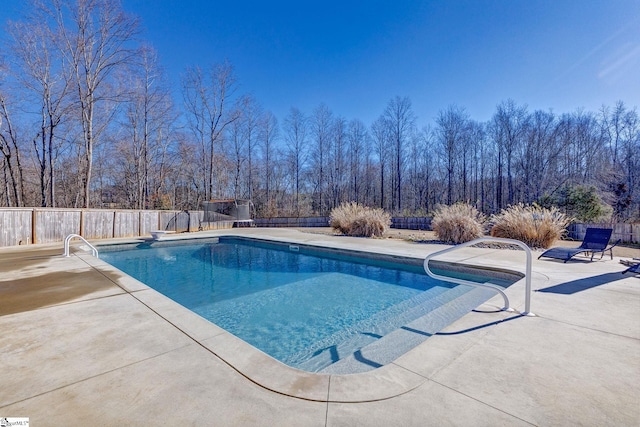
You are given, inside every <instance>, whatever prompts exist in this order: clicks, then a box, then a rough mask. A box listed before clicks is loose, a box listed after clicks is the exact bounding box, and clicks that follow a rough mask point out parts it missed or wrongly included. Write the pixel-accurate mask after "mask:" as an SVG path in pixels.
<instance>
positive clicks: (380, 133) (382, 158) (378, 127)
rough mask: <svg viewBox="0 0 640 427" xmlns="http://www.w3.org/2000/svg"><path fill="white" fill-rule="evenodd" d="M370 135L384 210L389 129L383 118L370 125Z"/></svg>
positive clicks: (381, 206) (385, 206)
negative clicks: (376, 162) (376, 160)
mask: <svg viewBox="0 0 640 427" xmlns="http://www.w3.org/2000/svg"><path fill="white" fill-rule="evenodd" d="M371 135H372V137H373V145H374V150H375V152H376V154H377V156H378V167H379V182H378V185H379V189H380V190H379V191H380V196H379V197H380V198H379V201H380V208H381V209H386V208H387V205H386V203H385V183H386V181H385V170H387V161H388V158H389V154H390V150H389V139H390V134H389V127H388V126H387V123H386V120H385V118H384V116H380V117H378V118H377V119H376V120H375V121H374V122H373V124H372V125H371Z"/></svg>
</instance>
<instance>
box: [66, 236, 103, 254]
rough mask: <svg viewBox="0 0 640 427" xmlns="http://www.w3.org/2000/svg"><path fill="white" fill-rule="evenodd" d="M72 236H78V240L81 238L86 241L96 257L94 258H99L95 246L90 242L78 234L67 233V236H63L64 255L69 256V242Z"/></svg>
mask: <svg viewBox="0 0 640 427" xmlns="http://www.w3.org/2000/svg"><path fill="white" fill-rule="evenodd" d="M74 238H78V239H80V240H82V241H83V242H84V243H86V244H87V245H88V246H89V247H90V248H91V254H92V255H93V256H94V257H96V258H100V257H99V256H98V250H97V249H96V248H95V246H93V245H92V244H91V243H89V242H87V240H86V239H85V238H84V237H82V236H81V235H79V234H69V235H68V236H67V237H65V239H64V254H63V255H64V256H66V257H68V256H69V242H71V239H74Z"/></svg>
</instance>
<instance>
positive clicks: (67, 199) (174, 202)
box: [0, 0, 640, 221]
mask: <svg viewBox="0 0 640 427" xmlns="http://www.w3.org/2000/svg"><path fill="white" fill-rule="evenodd" d="M31 3H32V4H31V7H30V8H29V12H28V16H25V17H24V18H23V19H21V20H20V21H16V22H9V23H8V24H7V33H8V34H9V35H10V37H9V38H8V40H7V42H6V43H5V45H4V46H0V53H2V56H1V57H0V170H1V172H0V183H1V184H2V185H1V186H0V206H14V207H21V206H42V207H104V206H109V207H119V208H136V209H201V208H202V202H203V201H207V200H212V199H228V198H237V199H250V200H252V201H253V203H254V206H255V209H256V212H255V214H256V215H257V216H260V217H273V216H309V215H326V214H327V213H328V212H329V211H330V210H331V209H332V208H334V207H336V206H338V205H340V204H341V203H343V202H345V201H356V202H359V203H361V204H363V205H367V206H372V207H380V208H383V209H385V210H388V211H390V212H393V213H395V214H401V215H426V214H428V213H430V212H431V211H432V210H433V209H434V208H435V206H436V205H438V204H449V205H450V204H453V203H455V202H459V201H463V202H468V203H470V204H472V205H474V206H476V207H477V208H478V209H479V210H481V211H483V212H485V213H494V212H498V211H500V210H501V209H503V208H505V207H507V206H508V205H512V204H516V203H526V204H529V203H534V202H536V203H539V204H552V205H557V206H569V205H570V203H572V200H574V199H575V197H576V194H578V195H585V194H586V195H589V196H591V197H592V198H595V200H596V201H597V203H601V204H603V205H605V206H608V207H609V208H608V209H609V211H610V213H611V214H612V215H613V217H614V218H615V219H616V220H625V221H626V220H636V221H637V220H638V219H640V121H639V116H638V112H637V109H636V108H635V107H629V106H626V105H625V104H624V103H623V102H618V103H617V104H616V105H614V106H603V107H602V108H601V109H600V110H598V111H584V110H576V111H574V112H569V113H554V112H553V111H551V110H544V111H543V110H533V111H531V110H529V109H528V108H527V106H526V105H519V104H517V103H516V102H515V101H513V100H505V101H503V102H501V103H500V104H498V105H497V106H496V110H495V112H494V114H493V116H492V118H491V119H490V120H488V121H485V122H481V121H477V120H474V119H473V118H471V117H470V116H469V114H468V113H467V112H466V110H465V109H464V108H463V107H461V106H457V105H451V106H447V107H445V108H443V109H442V110H441V111H440V112H439V113H438V115H437V117H435V119H434V120H433V121H432V122H430V123H426V124H421V123H419V120H418V117H417V116H416V114H415V113H414V111H413V108H412V103H411V100H410V98H409V97H402V96H396V97H394V98H392V99H390V100H389V102H388V103H387V105H386V106H381V114H380V116H379V117H378V118H377V119H376V120H375V121H374V122H373V123H364V122H363V121H361V120H359V119H357V118H352V119H347V118H344V117H341V116H338V115H336V114H334V113H333V112H332V111H331V109H330V107H329V106H327V105H325V104H319V105H318V106H317V107H316V108H314V109H313V110H312V111H301V110H300V109H298V108H295V107H292V108H291V109H290V110H289V112H288V113H287V114H286V116H285V117H281V118H278V117H276V116H275V115H274V114H273V113H272V112H270V111H269V110H268V109H266V108H264V107H263V106H262V105H261V104H260V102H259V101H258V100H257V99H255V98H254V97H252V96H251V95H245V94H242V93H239V85H238V82H237V80H236V76H235V74H234V70H233V66H232V65H231V64H230V63H228V62H225V61H222V62H220V63H217V64H211V65H208V66H190V67H187V68H185V72H184V73H183V75H182V79H181V87H180V91H179V92H180V94H181V99H180V100H176V99H174V95H173V94H174V92H176V91H173V90H172V88H171V87H170V86H169V85H168V83H167V79H166V76H165V75H164V73H163V71H162V69H161V67H160V66H159V61H158V57H157V54H156V52H155V51H154V49H153V48H152V47H151V46H150V45H149V44H148V43H146V42H145V41H144V40H143V39H142V38H141V34H140V31H139V23H138V20H137V18H136V17H135V16H132V15H130V14H128V13H126V12H125V11H124V10H123V9H122V7H121V5H120V4H119V3H118V1H116V0H31Z"/></svg>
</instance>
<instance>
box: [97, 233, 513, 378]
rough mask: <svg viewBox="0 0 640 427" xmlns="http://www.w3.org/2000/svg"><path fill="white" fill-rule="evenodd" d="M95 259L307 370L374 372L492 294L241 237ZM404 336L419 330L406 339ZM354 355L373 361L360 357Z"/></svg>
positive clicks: (393, 267) (408, 265)
mask: <svg viewBox="0 0 640 427" xmlns="http://www.w3.org/2000/svg"><path fill="white" fill-rule="evenodd" d="M369 256H371V255H369ZM101 258H102V259H103V260H105V261H107V262H109V263H110V264H112V265H114V266H115V267H117V268H119V269H120V270H122V271H124V272H125V273H127V274H129V275H131V276H133V277H135V278H136V279H138V280H140V281H142V282H143V283H145V284H147V285H148V286H150V287H152V288H153V289H155V290H157V291H159V292H160V293H162V294H164V295H166V296H168V297H169V298H171V299H173V300H174V301H176V302H178V303H180V304H182V305H183V306H185V307H187V308H188V309H190V310H192V311H194V312H195V313H197V314H199V315H200V316H202V317H204V318H205V319H207V320H209V321H211V322H212V323H215V324H217V325H218V326H220V327H222V328H224V329H225V330H227V331H229V332H231V333H232V334H234V335H236V336H238V337H239V338H241V339H243V340H244V341H246V342H248V343H249V344H251V345H253V346H254V347H256V348H258V349H260V350H262V351H264V352H265V353H267V354H269V355H271V356H272V357H274V358H276V359H278V360H280V361H282V362H284V363H286V364H288V365H290V366H293V367H296V368H300V369H304V370H307V371H311V372H334V373H352V372H361V371H365V370H370V369H373V368H375V367H378V366H381V365H383V364H385V363H388V362H390V361H392V360H394V359H395V358H397V357H398V356H399V355H401V354H402V353H404V352H406V351H407V350H408V349H410V348H412V347H413V346H415V345H417V344H419V343H420V342H422V341H424V340H425V339H427V338H428V337H429V336H430V335H431V334H433V333H435V332H437V331H439V330H440V329H442V328H443V327H445V326H446V325H448V324H449V323H451V322H452V321H454V320H456V319H457V318H459V317H460V316H462V315H464V314H466V313H467V312H469V311H470V310H472V309H473V308H475V307H477V306H478V305H479V304H481V303H482V302H484V301H486V300H487V299H488V298H490V297H491V296H493V293H492V292H491V291H487V290H483V289H477V288H472V287H468V286H464V285H458V286H455V285H452V284H449V283H445V282H440V281H437V280H434V279H432V278H430V277H428V276H427V275H426V274H424V271H423V270H422V267H421V261H420V260H415V261H414V262H412V261H406V262H405V263H398V262H390V261H389V260H384V259H380V257H378V259H372V258H365V257H363V254H359V256H356V255H354V254H350V253H347V252H344V251H330V250H325V249H319V248H313V247H307V246H300V245H289V244H277V243H273V242H265V241H260V240H255V239H246V238H219V239H218V238H216V239H210V240H203V241H198V242H192V241H191V242H189V241H181V242H152V243H148V242H145V243H142V244H136V245H126V246H122V245H118V246H116V247H101ZM447 274H449V275H451V273H450V272H449V273H447ZM456 275H457V276H458V277H463V278H465V279H468V280H475V281H479V282H486V281H487V280H488V278H487V277H486V276H478V275H470V274H463V273H456ZM491 282H492V283H494V284H499V285H502V286H508V285H509V284H510V283H511V282H509V281H505V280H500V279H492V280H491ZM407 330H412V331H418V332H414V333H411V335H410V339H407V337H406V331H407ZM399 331H401V332H405V333H404V334H402V333H399ZM394 337H395V338H394ZM363 349H368V350H369V351H368V352H367V354H371V352H372V351H373V353H374V354H376V355H377V356H376V357H375V358H371V357H369V358H364V357H362V354H363Z"/></svg>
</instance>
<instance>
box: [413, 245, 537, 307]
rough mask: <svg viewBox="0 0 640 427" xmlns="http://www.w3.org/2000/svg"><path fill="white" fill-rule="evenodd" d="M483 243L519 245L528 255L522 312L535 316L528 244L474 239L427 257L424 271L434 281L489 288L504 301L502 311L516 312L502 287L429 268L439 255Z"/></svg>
mask: <svg viewBox="0 0 640 427" xmlns="http://www.w3.org/2000/svg"><path fill="white" fill-rule="evenodd" d="M481 242H499V243H506V244H510V245H517V246H519V247H521V248H522V249H523V250H524V251H525V253H526V255H527V266H526V270H525V303H524V305H525V309H524V312H522V313H521V314H522V315H523V316H535V314H533V313H531V249H530V248H529V246H527V245H526V244H524V243H523V242H521V241H519V240H514V239H504V238H502V237H480V238H478V239H474V240H471V241H469V242H465V243H460V244H459V245H456V246H453V247H451V248H447V249H444V250H441V251H438V252H434V253H432V254H429V255H427V257H426V258H425V259H424V271H425V272H426V273H427V274H428V275H429V276H431V277H433V278H434V279H438V280H443V281H445V282H450V283H456V284H459V285H467V286H475V287H480V288H489V289H491V290H493V291H495V292H497V293H499V294H500V295H501V296H502V298H503V299H504V307H503V308H502V311H515V310H514V309H513V308H511V305H510V304H509V298H508V297H507V295H506V294H505V293H504V292H503V291H502V289H501V288H500V287H498V286H496V285H491V284H489V283H477V282H471V281H469V280H464V279H458V278H455V277H449V276H442V275H440V274H436V273H434V272H433V271H431V269H430V268H429V261H430V260H431V259H432V258H434V257H436V256H438V255H442V254H445V253H447V252H452V251H455V250H456V249H461V248H465V247H467V246H473V245H475V244H478V243H481Z"/></svg>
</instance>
